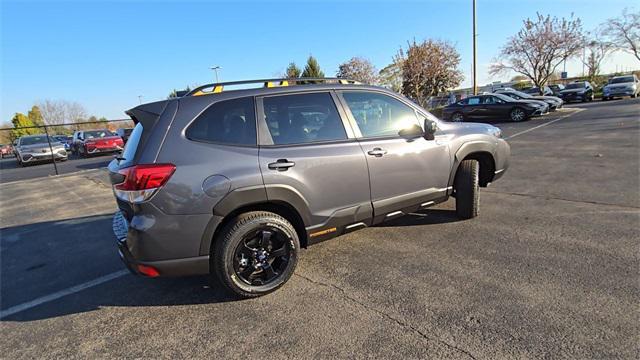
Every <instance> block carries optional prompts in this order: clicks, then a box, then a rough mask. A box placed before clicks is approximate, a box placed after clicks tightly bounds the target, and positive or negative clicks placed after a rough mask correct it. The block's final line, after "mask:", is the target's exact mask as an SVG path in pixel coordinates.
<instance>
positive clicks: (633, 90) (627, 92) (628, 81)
mask: <svg viewBox="0 0 640 360" xmlns="http://www.w3.org/2000/svg"><path fill="white" fill-rule="evenodd" d="M638 94H640V80H638V77H637V76H636V75H635V74H634V75H625V76H615V77H613V78H611V79H610V80H609V83H608V84H607V85H605V86H604V87H603V88H602V100H604V101H606V100H609V99H613V98H614V97H623V96H629V97H638Z"/></svg>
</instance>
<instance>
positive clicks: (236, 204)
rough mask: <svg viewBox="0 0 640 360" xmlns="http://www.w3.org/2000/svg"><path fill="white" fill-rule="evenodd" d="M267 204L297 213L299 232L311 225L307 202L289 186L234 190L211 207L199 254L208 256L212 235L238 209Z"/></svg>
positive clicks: (259, 186) (250, 187)
mask: <svg viewBox="0 0 640 360" xmlns="http://www.w3.org/2000/svg"><path fill="white" fill-rule="evenodd" d="M268 204H276V205H284V206H286V207H287V208H289V209H290V210H292V211H295V212H297V215H298V216H299V217H300V220H301V221H302V229H301V230H304V228H306V227H307V226H309V224H310V223H311V212H310V211H309V204H308V202H307V201H306V200H305V199H304V197H303V196H302V194H300V192H298V191H297V190H295V189H294V188H292V187H291V186H288V185H281V184H276V185H267V186H264V185H257V186H249V187H243V188H238V189H234V190H232V191H230V192H229V193H228V194H227V195H226V196H225V197H224V198H223V199H222V200H220V201H219V202H218V203H217V204H216V205H215V206H214V207H213V217H212V219H211V221H210V222H209V224H208V225H207V228H206V230H205V233H204V234H203V236H202V240H201V245H200V254H201V255H207V254H209V250H210V247H211V243H212V241H213V236H214V233H215V231H216V230H217V228H218V227H219V226H220V224H221V223H222V222H223V220H224V219H225V218H226V217H227V216H228V215H229V214H232V213H234V212H236V211H237V210H239V209H243V208H250V207H252V206H260V205H268Z"/></svg>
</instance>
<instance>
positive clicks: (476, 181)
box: [453, 160, 480, 219]
mask: <svg viewBox="0 0 640 360" xmlns="http://www.w3.org/2000/svg"><path fill="white" fill-rule="evenodd" d="M453 188H454V190H455V197H456V214H457V215H458V216H459V217H460V218H462V219H472V218H474V217H476V216H478V212H479V209H480V168H479V164H478V161H476V160H463V161H462V162H461V163H460V166H458V171H456V178H455V180H454V183H453Z"/></svg>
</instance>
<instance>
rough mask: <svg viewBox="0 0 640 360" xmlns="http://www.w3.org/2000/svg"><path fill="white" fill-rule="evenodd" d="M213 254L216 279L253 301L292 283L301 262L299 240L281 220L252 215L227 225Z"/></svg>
mask: <svg viewBox="0 0 640 360" xmlns="http://www.w3.org/2000/svg"><path fill="white" fill-rule="evenodd" d="M269 234H270V235H269ZM274 249H275V250H274ZM212 250H213V253H212V254H211V266H210V267H211V269H213V272H214V273H215V278H217V280H218V281H219V282H220V283H222V284H223V285H224V286H225V287H226V288H227V289H229V290H230V291H231V292H233V293H234V294H235V295H237V296H239V297H242V298H253V297H258V296H262V295H266V294H268V293H270V292H273V291H275V290H277V289H278V288H280V287H281V286H282V285H284V284H285V283H286V282H287V281H288V280H289V278H290V277H291V276H292V275H293V272H294V270H295V268H296V264H297V262H298V253H299V250H300V240H299V239H298V234H297V232H296V230H295V228H294V227H293V225H291V223H290V222H289V221H287V220H286V219H285V218H283V217H282V216H280V215H278V214H275V213H272V212H267V211H252V212H248V213H244V214H241V215H239V216H238V217H237V218H235V219H234V220H232V221H231V222H230V223H229V224H227V225H226V226H225V227H224V228H223V229H222V231H221V233H220V234H219V236H218V238H217V239H216V240H215V245H214V246H213V247H212ZM276 252H278V254H282V255H280V256H278V255H275V253H276ZM269 261H271V262H269Z"/></svg>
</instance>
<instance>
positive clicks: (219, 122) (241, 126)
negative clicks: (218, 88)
mask: <svg viewBox="0 0 640 360" xmlns="http://www.w3.org/2000/svg"><path fill="white" fill-rule="evenodd" d="M185 135H186V137H187V138H188V139H190V140H195V141H204V142H212V143H221V144H229V145H256V117H255V110H254V106H253V98H252V97H244V98H239V99H233V100H225V101H220V102H218V103H215V104H213V105H211V106H210V107H209V108H207V109H206V110H205V111H204V112H203V113H202V114H200V116H198V118H196V120H195V121H193V122H192V123H191V125H189V127H188V128H187V131H186V132H185Z"/></svg>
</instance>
